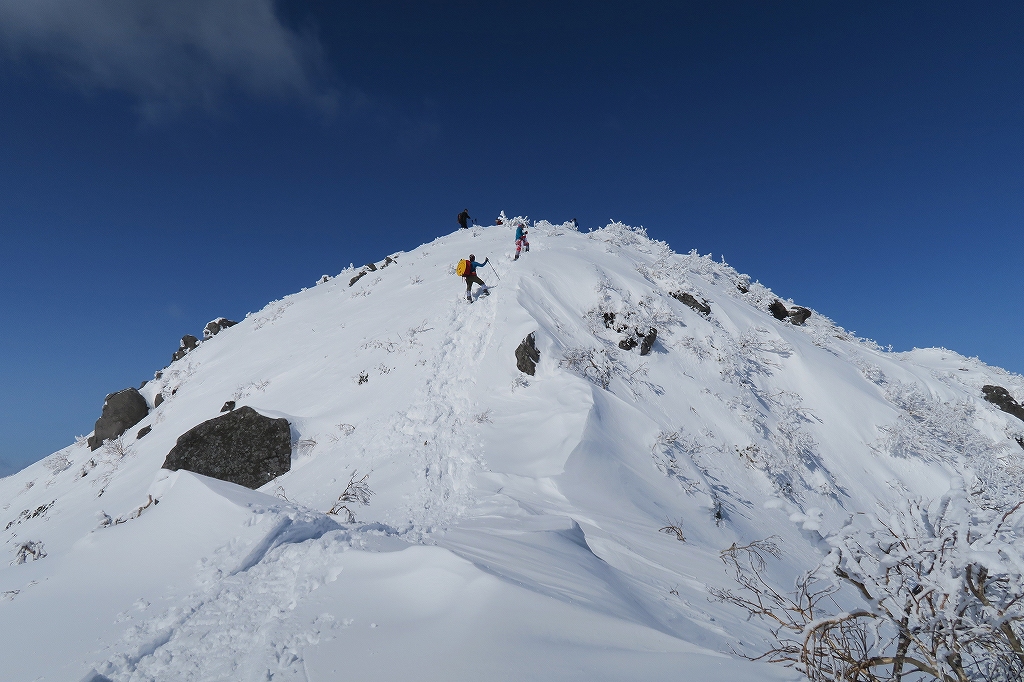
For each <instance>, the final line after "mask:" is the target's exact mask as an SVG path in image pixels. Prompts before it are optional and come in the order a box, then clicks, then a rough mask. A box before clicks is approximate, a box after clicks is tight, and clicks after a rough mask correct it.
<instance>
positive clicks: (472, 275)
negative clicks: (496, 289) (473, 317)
mask: <svg viewBox="0 0 1024 682" xmlns="http://www.w3.org/2000/svg"><path fill="white" fill-rule="evenodd" d="M490 260H491V259H490V258H485V259H484V262H483V263H477V262H476V256H474V255H473V254H469V259H468V260H466V259H463V260H460V261H459V264H458V265H457V266H455V274H456V275H458V276H459V277H462V278H463V279H465V280H466V300H467V301H469V302H470V303H472V302H473V294H472V289H473V284H479V285H480V288H479V289H477V290H476V295H477V297H478V298H479V297H480V296H486V295H487V294H488V293H489V292H488V289H489V287H488V286H487V285H486V284H484V281H483V280H482V279H480V278H479V277H477V276H476V269H477V268H482V267H483V266H485V265H487V264H488V263H489V262H490Z"/></svg>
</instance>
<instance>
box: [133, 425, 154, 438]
mask: <svg viewBox="0 0 1024 682" xmlns="http://www.w3.org/2000/svg"><path fill="white" fill-rule="evenodd" d="M152 430H153V427H152V426H143V427H142V428H141V429H139V432H138V433H137V434H135V440H138V439H140V438H144V437H145V436H146V435H147V434H149V432H150V431H152Z"/></svg>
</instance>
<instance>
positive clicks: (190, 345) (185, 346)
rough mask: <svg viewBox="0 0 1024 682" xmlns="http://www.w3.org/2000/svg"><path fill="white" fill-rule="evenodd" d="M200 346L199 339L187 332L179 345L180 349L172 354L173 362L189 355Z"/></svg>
mask: <svg viewBox="0 0 1024 682" xmlns="http://www.w3.org/2000/svg"><path fill="white" fill-rule="evenodd" d="M198 346H199V339H197V338H196V337H194V336H192V335H191V334H185V336H183V337H181V345H180V346H179V347H178V350H176V351H175V352H174V355H172V356H171V362H175V361H177V360H181V359H182V358H183V357H185V356H186V355H188V353H190V352H191V351H194V350H195V349H196V347H198Z"/></svg>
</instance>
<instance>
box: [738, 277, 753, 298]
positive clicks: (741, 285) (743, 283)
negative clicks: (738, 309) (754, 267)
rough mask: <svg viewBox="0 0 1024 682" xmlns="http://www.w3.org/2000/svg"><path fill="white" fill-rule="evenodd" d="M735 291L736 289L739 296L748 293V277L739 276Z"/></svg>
mask: <svg viewBox="0 0 1024 682" xmlns="http://www.w3.org/2000/svg"><path fill="white" fill-rule="evenodd" d="M736 289H738V290H739V292H740V293H741V294H745V293H747V292H748V291H750V277H748V276H747V275H740V276H739V278H738V279H737V280H736Z"/></svg>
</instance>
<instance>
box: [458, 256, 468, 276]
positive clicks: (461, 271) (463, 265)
mask: <svg viewBox="0 0 1024 682" xmlns="http://www.w3.org/2000/svg"><path fill="white" fill-rule="evenodd" d="M455 274H456V275H458V276H459V277H465V276H466V275H467V274H469V261H468V260H466V259H465V258H463V259H462V260H460V261H459V264H458V265H456V266H455Z"/></svg>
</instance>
